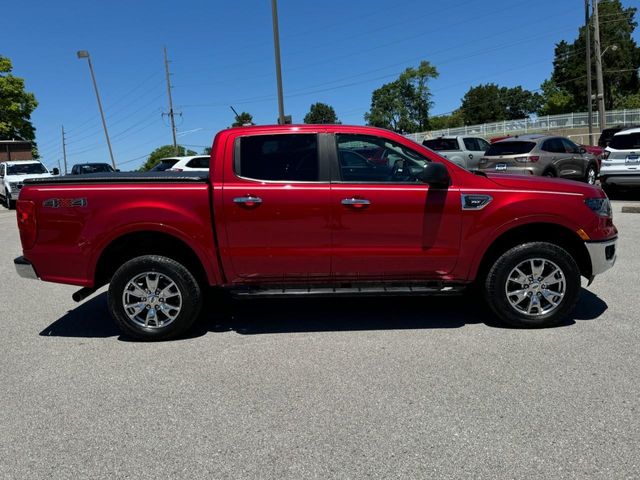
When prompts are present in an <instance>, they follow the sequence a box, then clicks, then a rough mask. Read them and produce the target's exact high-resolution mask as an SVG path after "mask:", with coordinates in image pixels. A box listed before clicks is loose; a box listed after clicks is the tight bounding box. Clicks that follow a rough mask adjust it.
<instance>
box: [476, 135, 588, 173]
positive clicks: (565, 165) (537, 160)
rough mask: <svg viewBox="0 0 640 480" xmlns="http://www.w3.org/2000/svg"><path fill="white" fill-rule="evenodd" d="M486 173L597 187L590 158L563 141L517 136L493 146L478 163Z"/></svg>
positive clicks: (535, 136) (579, 149)
mask: <svg viewBox="0 0 640 480" xmlns="http://www.w3.org/2000/svg"><path fill="white" fill-rule="evenodd" d="M478 169H479V170H482V171H485V172H497V173H515V174H520V175H541V176H545V177H562V178H569V179H573V180H581V181H584V182H587V183H590V184H591V185H593V184H595V183H596V178H597V176H598V163H597V162H596V159H595V158H594V157H593V155H589V154H588V153H587V152H586V150H585V149H584V148H581V147H580V146H578V145H576V144H575V143H573V142H572V141H571V140H569V139H568V138H565V137H556V136H549V135H520V136H516V137H510V138H506V139H504V140H500V141H498V142H495V143H494V144H492V145H491V146H490V147H489V150H487V152H486V153H485V154H484V156H483V157H482V158H481V159H480V161H479V162H478Z"/></svg>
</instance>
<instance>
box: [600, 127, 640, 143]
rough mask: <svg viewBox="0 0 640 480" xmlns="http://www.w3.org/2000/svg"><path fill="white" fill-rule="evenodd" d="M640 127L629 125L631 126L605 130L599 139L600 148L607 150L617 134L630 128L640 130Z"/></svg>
mask: <svg viewBox="0 0 640 480" xmlns="http://www.w3.org/2000/svg"><path fill="white" fill-rule="evenodd" d="M638 127H640V125H636V124H629V125H616V126H615V127H609V128H605V129H604V130H602V133H601V134H600V138H599V139H598V146H600V147H602V148H607V147H608V146H609V144H610V143H611V139H612V138H613V136H614V135H615V134H616V133H618V132H621V131H623V130H629V129H630V128H638Z"/></svg>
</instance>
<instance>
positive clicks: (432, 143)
mask: <svg viewBox="0 0 640 480" xmlns="http://www.w3.org/2000/svg"><path fill="white" fill-rule="evenodd" d="M422 145H424V146H425V147H427V148H430V149H431V150H435V151H436V152H446V151H447V150H460V149H459V148H458V140H457V139H455V138H434V139H432V140H425V141H424V142H422Z"/></svg>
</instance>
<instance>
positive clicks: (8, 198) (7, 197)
mask: <svg viewBox="0 0 640 480" xmlns="http://www.w3.org/2000/svg"><path fill="white" fill-rule="evenodd" d="M4 206H5V207H7V209H8V210H11V209H12V208H14V207H15V202H13V201H11V195H10V194H9V193H8V192H7V191H6V190H5V192H4Z"/></svg>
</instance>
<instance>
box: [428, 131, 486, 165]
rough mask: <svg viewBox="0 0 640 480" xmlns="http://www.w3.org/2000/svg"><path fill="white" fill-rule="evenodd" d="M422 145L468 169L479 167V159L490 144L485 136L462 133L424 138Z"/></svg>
mask: <svg viewBox="0 0 640 480" xmlns="http://www.w3.org/2000/svg"><path fill="white" fill-rule="evenodd" d="M422 145H424V146H425V147H427V148H430V149H431V150H433V151H434V152H438V153H439V154H440V155H442V156H443V157H444V158H446V159H447V160H449V161H450V162H453V163H455V164H456V165H458V166H460V167H462V168H466V169H467V170H475V169H476V168H478V161H479V160H480V158H481V157H482V156H483V155H484V152H486V151H487V150H488V148H489V146H490V144H489V142H487V141H486V140H485V139H484V138H480V137H464V136H460V135H458V136H452V137H437V138H430V139H427V140H424V141H423V142H422Z"/></svg>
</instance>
